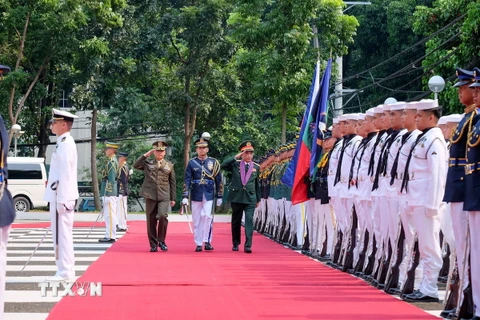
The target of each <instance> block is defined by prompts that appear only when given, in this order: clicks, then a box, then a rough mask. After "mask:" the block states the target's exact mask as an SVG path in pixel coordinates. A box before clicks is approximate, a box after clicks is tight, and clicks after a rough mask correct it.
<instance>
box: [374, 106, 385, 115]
mask: <svg viewBox="0 0 480 320" xmlns="http://www.w3.org/2000/svg"><path fill="white" fill-rule="evenodd" d="M373 113H383V104H381V105H378V106H376V107H375V108H373Z"/></svg>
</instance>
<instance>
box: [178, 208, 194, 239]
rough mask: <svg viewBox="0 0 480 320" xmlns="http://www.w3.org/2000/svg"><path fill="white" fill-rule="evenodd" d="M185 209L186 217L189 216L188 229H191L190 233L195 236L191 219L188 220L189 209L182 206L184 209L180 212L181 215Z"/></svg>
mask: <svg viewBox="0 0 480 320" xmlns="http://www.w3.org/2000/svg"><path fill="white" fill-rule="evenodd" d="M184 209H185V215H186V216H187V222H188V228H189V229H190V233H192V234H193V230H192V226H191V225H190V219H189V218H188V209H187V206H186V205H182V209H181V210H180V214H181V215H182V214H183V212H184Z"/></svg>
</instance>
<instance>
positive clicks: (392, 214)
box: [380, 102, 407, 254]
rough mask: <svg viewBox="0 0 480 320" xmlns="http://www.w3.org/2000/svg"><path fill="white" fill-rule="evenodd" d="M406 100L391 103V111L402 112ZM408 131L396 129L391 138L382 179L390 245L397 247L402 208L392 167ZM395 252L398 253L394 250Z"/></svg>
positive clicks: (381, 185) (381, 186)
mask: <svg viewBox="0 0 480 320" xmlns="http://www.w3.org/2000/svg"><path fill="white" fill-rule="evenodd" d="M406 105H407V103H406V102H396V103H393V104H391V105H389V107H390V112H401V113H402V114H403V110H404V109H405V107H406ZM406 133H407V129H400V130H395V131H394V133H392V136H391V137H390V140H389V143H388V145H389V147H388V149H386V150H385V152H386V163H384V166H385V170H384V178H383V179H381V181H380V183H381V184H380V188H382V189H385V191H386V192H385V196H386V198H387V205H388V210H387V212H386V213H387V215H386V216H387V219H388V235H389V240H390V245H391V246H392V248H396V247H397V246H396V242H397V238H398V236H399V233H400V228H399V223H400V210H399V201H398V192H397V189H396V187H395V185H391V184H390V182H391V181H392V175H391V173H392V168H393V165H394V163H395V159H396V158H397V154H398V151H399V150H400V147H401V146H402V138H403V135H404V134H406ZM394 254H396V253H395V252H394Z"/></svg>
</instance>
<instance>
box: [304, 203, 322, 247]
mask: <svg viewBox="0 0 480 320" xmlns="http://www.w3.org/2000/svg"><path fill="white" fill-rule="evenodd" d="M305 206H306V209H305V210H306V213H307V228H308V241H309V243H310V251H313V249H314V248H315V246H316V245H317V239H316V235H317V233H318V220H319V219H318V216H319V212H317V211H316V210H315V209H316V208H315V198H310V199H308V200H307V202H305Z"/></svg>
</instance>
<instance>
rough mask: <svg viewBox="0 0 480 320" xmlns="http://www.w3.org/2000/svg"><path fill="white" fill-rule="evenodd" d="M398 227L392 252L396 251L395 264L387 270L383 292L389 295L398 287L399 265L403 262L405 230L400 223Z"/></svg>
mask: <svg viewBox="0 0 480 320" xmlns="http://www.w3.org/2000/svg"><path fill="white" fill-rule="evenodd" d="M399 225H400V230H399V234H398V236H397V243H396V248H395V250H394V251H396V254H397V259H396V260H395V263H394V264H393V265H392V266H391V268H390V269H389V270H388V274H387V282H386V284H385V292H386V293H391V294H393V293H394V292H391V291H392V290H394V289H396V288H397V287H398V278H399V272H400V264H401V263H402V260H403V244H404V242H405V230H403V225H402V222H401V221H400V223H399Z"/></svg>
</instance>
